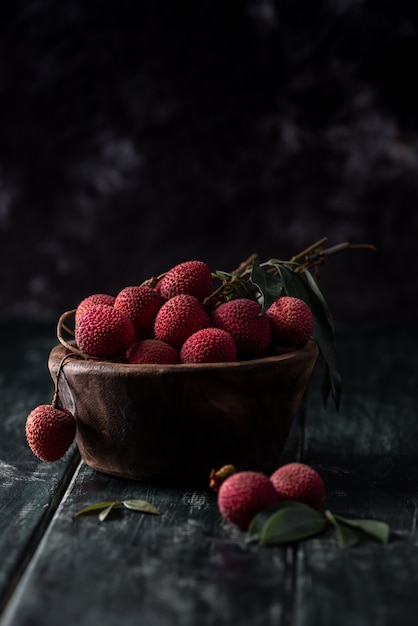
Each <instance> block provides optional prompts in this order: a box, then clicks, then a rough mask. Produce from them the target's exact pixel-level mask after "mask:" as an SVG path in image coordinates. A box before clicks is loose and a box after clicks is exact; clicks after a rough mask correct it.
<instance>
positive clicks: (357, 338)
mask: <svg viewBox="0 0 418 626" xmlns="http://www.w3.org/2000/svg"><path fill="white" fill-rule="evenodd" d="M340 348H341V350H340V353H341V358H342V362H341V369H342V373H343V379H344V394H343V399H342V404H341V409H340V411H339V412H338V413H337V412H336V411H335V410H333V409H332V408H331V407H329V408H328V409H327V410H323V409H321V410H318V408H317V407H318V405H317V404H316V403H315V401H314V402H313V406H314V407H316V408H315V410H309V408H308V416H307V427H306V432H305V449H304V460H305V461H306V462H308V463H312V464H314V465H315V466H316V467H317V468H318V469H319V471H320V472H321V474H322V475H323V476H324V479H325V481H326V484H327V492H328V496H327V503H326V504H327V506H328V508H330V509H331V510H333V511H334V512H339V513H341V514H343V515H347V516H348V517H363V518H364V517H370V518H375V519H381V520H383V521H386V522H387V523H389V525H390V527H391V530H392V532H393V535H392V539H391V542H390V543H389V545H387V546H382V545H380V544H376V543H369V544H366V545H363V546H360V547H354V548H351V549H349V550H346V551H341V550H340V549H339V548H338V546H337V544H336V541H335V539H331V538H329V537H324V538H321V539H315V540H313V541H309V542H305V543H303V544H300V545H299V546H298V549H297V554H296V558H295V566H296V576H295V581H296V583H295V589H294V592H295V595H294V597H295V602H294V622H293V623H294V624H297V626H316V625H318V626H319V625H320V626H328V625H329V626H331V625H333V626H334V625H335V624H336V623H338V624H339V626H351V625H352V624H356V626H362V625H364V626H366V625H367V626H375V625H376V626H377V625H379V626H381V625H382V626H384V625H388V626H389V625H392V624H397V625H399V626H402V625H403V624H405V625H406V624H408V625H409V624H410V623H411V615H413V614H415V613H416V610H417V609H418V597H417V594H416V588H417V586H418V551H417V533H416V511H417V506H418V495H417V494H418V492H417V489H416V485H417V479H418V466H417V464H416V442H417V441H418V409H417V406H418V402H417V401H418V392H417V382H416V381H417V378H418V342H417V339H416V338H415V337H411V336H410V333H408V332H407V331H406V330H405V332H399V330H396V331H393V332H376V331H375V332H373V333H363V334H360V335H356V334H353V333H351V334H350V335H347V336H345V337H343V338H342V341H341V344H340Z"/></svg>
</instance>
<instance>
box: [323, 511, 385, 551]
mask: <svg viewBox="0 0 418 626" xmlns="http://www.w3.org/2000/svg"><path fill="white" fill-rule="evenodd" d="M334 517H335V519H336V520H337V521H339V522H341V524H344V525H346V526H348V527H350V528H354V529H357V530H360V531H361V532H363V533H365V534H366V535H368V536H369V537H371V538H372V539H375V540H376V541H380V543H384V544H386V543H388V541H389V534H390V529H389V525H388V524H386V522H381V521H379V520H373V519H349V518H347V517H343V516H342V515H337V514H335V515H334Z"/></svg>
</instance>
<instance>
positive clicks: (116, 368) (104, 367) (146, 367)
mask: <svg viewBox="0 0 418 626" xmlns="http://www.w3.org/2000/svg"><path fill="white" fill-rule="evenodd" d="M275 350H276V353H275V354H272V355H268V356H263V357H259V358H253V359H245V360H244V359H243V360H237V361H229V362H216V363H163V364H162V363H123V362H119V361H110V360H106V359H103V360H100V359H97V358H91V359H86V358H83V357H80V356H79V355H77V354H75V353H73V352H71V350H69V349H68V348H66V347H65V346H63V345H62V344H61V343H58V344H57V345H55V346H54V347H53V348H52V349H51V351H50V354H49V359H48V361H49V366H50V369H51V370H52V371H53V370H55V369H57V368H58V367H59V364H60V362H61V361H62V360H63V359H64V358H66V361H65V368H66V369H67V368H72V369H73V368H74V369H81V370H83V371H84V370H86V371H91V372H94V371H98V372H100V373H101V374H104V373H109V374H111V373H112V374H114V373H116V372H118V373H122V372H123V373H132V374H140V373H145V372H150V373H152V372H153V373H157V372H158V373H164V372H167V373H168V372H170V373H174V372H178V373H187V372H196V371H205V372H207V371H209V372H210V371H213V372H216V371H222V370H229V371H235V370H240V369H249V368H254V367H256V366H262V367H263V366H266V367H267V366H268V365H273V364H277V363H280V362H286V361H291V360H299V359H306V360H311V359H312V360H316V358H317V356H318V352H319V349H318V344H317V343H316V341H315V340H314V339H309V340H308V341H307V343H306V344H305V345H303V346H300V347H294V346H293V347H289V348H285V347H279V346H275ZM67 357H68V358H67ZM71 357H73V358H71Z"/></svg>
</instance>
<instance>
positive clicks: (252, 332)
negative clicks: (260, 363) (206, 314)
mask: <svg viewBox="0 0 418 626" xmlns="http://www.w3.org/2000/svg"><path fill="white" fill-rule="evenodd" d="M260 313H261V306H260V305H259V304H258V302H255V301H254V300H249V299H247V298H236V299H235V300H229V301H228V302H224V303H223V304H221V305H220V306H219V307H218V308H217V309H215V311H214V312H213V315H212V321H213V325H214V326H216V327H217V328H222V329H223V330H226V331H227V332H228V333H230V334H231V335H232V337H233V339H234V340H235V343H236V345H237V350H238V355H239V356H240V357H241V358H253V357H258V356H261V355H262V354H263V353H264V352H265V351H266V349H267V347H268V345H269V343H270V324H269V321H268V319H267V317H266V315H265V314H260Z"/></svg>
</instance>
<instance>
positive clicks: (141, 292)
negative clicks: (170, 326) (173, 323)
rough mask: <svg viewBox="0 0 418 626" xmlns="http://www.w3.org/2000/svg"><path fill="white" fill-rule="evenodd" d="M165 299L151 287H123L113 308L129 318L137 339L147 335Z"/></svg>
mask: <svg viewBox="0 0 418 626" xmlns="http://www.w3.org/2000/svg"><path fill="white" fill-rule="evenodd" d="M164 302H165V299H164V298H163V297H162V296H161V295H160V294H159V293H158V292H157V291H155V289H151V287H147V286H146V285H138V286H132V287H125V288H124V289H122V291H120V292H119V293H118V295H117V296H116V299H115V304H114V307H115V309H118V310H119V311H122V312H123V313H125V315H127V316H128V317H129V319H130V320H131V322H132V324H133V325H134V328H135V334H136V336H137V337H145V336H146V335H149V334H150V333H151V332H152V330H153V328H154V322H155V318H156V316H157V313H158V311H159V310H160V308H161V307H162V305H163V304H164Z"/></svg>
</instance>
